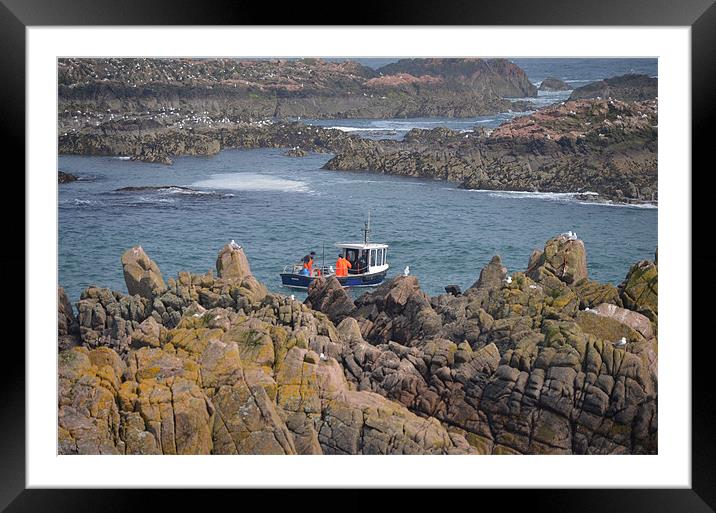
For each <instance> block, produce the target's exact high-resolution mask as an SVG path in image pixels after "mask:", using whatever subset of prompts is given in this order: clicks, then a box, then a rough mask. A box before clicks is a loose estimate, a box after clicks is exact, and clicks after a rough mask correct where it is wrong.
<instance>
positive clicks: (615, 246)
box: [59, 149, 657, 301]
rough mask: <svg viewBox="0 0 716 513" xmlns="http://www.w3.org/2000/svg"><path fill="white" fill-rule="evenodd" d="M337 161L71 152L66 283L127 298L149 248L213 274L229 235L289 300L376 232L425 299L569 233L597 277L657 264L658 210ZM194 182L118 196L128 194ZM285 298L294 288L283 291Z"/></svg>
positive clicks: (62, 273)
mask: <svg viewBox="0 0 716 513" xmlns="http://www.w3.org/2000/svg"><path fill="white" fill-rule="evenodd" d="M328 158H329V156H327V155H315V154H314V155H310V156H308V157H305V158H292V157H286V156H284V155H283V152H282V151H281V150H275V149H260V150H226V151H223V152H221V153H220V154H218V155H216V156H214V157H209V158H203V157H182V158H178V159H177V160H176V162H175V163H174V165H173V166H171V167H167V166H163V165H160V164H146V163H140V162H134V161H126V160H120V159H116V158H111V157H79V156H61V157H60V169H62V170H65V171H67V172H70V173H74V174H77V175H79V176H82V177H93V180H92V181H78V182H73V183H69V184H62V185H60V191H59V232H60V233H59V281H60V285H62V286H64V287H65V288H66V289H67V291H68V294H69V295H70V298H71V299H72V300H73V301H75V300H77V299H78V298H79V294H80V292H81V290H82V289H83V288H85V287H87V286H89V285H92V284H96V285H100V286H106V287H110V288H112V289H115V290H120V291H126V288H125V285H124V280H123V277H122V268H121V265H120V261H119V260H120V256H121V254H122V252H123V251H124V250H126V249H127V248H130V247H132V246H134V245H137V244H139V245H141V246H142V247H143V248H144V249H145V250H146V251H147V253H148V254H149V255H150V257H151V258H153V259H154V260H155V261H156V262H157V263H158V265H159V267H160V268H161V270H162V272H163V274H164V276H165V277H170V276H176V275H177V273H178V272H179V271H192V272H197V273H203V272H206V271H207V270H209V269H213V268H214V266H215V261H216V256H217V253H218V251H219V249H220V248H221V247H222V246H223V245H224V244H226V243H227V242H228V241H229V240H230V239H235V240H236V241H237V242H238V243H240V244H242V245H243V247H244V249H245V251H246V253H247V255H248V257H249V259H250V262H251V267H252V270H253V272H254V274H255V275H256V276H257V277H258V278H259V279H260V280H261V281H262V282H264V283H265V284H266V285H267V286H268V287H269V288H270V289H272V290H275V291H280V290H282V289H281V286H280V279H279V274H278V273H279V272H280V271H281V269H282V268H283V266H284V265H287V264H290V263H293V262H296V261H298V260H299V259H300V258H301V257H302V256H303V255H305V254H306V253H308V252H309V251H311V250H314V251H316V252H317V253H318V255H319V260H320V258H321V257H322V254H323V245H324V244H325V254H326V262H330V263H334V261H335V257H336V254H335V253H336V250H335V249H334V247H333V244H334V243H335V242H338V241H351V240H359V239H360V238H361V228H362V226H363V221H364V218H365V216H366V214H367V212H368V210H370V211H371V216H372V227H373V235H372V239H373V240H375V241H377V242H385V243H388V244H389V245H390V249H389V252H388V256H389V262H390V264H391V266H392V269H391V272H390V274H391V275H392V274H395V273H401V272H402V270H403V268H404V267H405V266H406V265H410V268H411V271H412V273H413V274H414V275H416V276H418V278H419V279H420V281H421V284H422V285H423V287H424V289H425V290H426V292H428V293H430V294H438V293H441V292H442V291H443V287H444V286H445V285H448V284H452V283H455V284H458V285H460V286H462V287H463V288H465V287H467V286H469V285H471V284H472V283H473V282H474V281H475V280H476V279H477V277H478V275H479V272H480V269H481V267H483V266H484V265H485V264H486V263H487V262H488V261H489V260H490V258H491V257H492V255H494V254H499V255H501V256H502V258H503V261H504V262H505V264H506V265H507V267H508V268H509V269H510V270H511V271H518V270H524V269H525V267H526V265H527V260H528V258H529V256H530V253H531V251H532V250H533V249H535V248H541V247H543V245H544V243H545V241H546V240H547V239H549V238H550V237H553V236H554V235H557V234H559V233H561V232H565V231H568V230H573V231H575V232H577V234H578V236H579V237H580V238H581V239H583V240H584V241H585V244H586V246H587V252H588V265H589V272H590V275H591V277H593V278H595V279H598V280H601V281H607V282H612V283H618V282H619V281H621V280H622V279H623V277H624V276H625V274H626V272H627V270H628V268H629V266H630V265H631V264H633V263H634V262H636V261H637V260H639V259H642V258H651V257H652V256H653V254H654V250H655V249H656V241H657V229H656V228H657V210H656V209H646V208H633V207H616V206H604V205H595V204H582V203H580V202H579V201H576V200H574V199H573V198H572V197H570V196H568V195H560V194H534V193H527V194H525V193H503V192H491V191H484V192H480V191H467V190H462V189H458V188H457V187H455V186H453V185H451V184H448V183H445V182H440V181H424V180H418V179H410V178H400V177H394V176H387V175H377V174H369V173H351V172H337V171H326V170H322V169H320V168H321V166H322V165H323V164H324V163H325V162H326V160H327V159H328ZM168 185H172V186H182V187H189V188H191V189H192V191H187V190H184V189H178V188H169V189H164V190H138V191H130V192H122V191H117V189H119V188H122V187H130V186H131V187H137V186H168ZM284 292H287V293H288V291H287V290H284Z"/></svg>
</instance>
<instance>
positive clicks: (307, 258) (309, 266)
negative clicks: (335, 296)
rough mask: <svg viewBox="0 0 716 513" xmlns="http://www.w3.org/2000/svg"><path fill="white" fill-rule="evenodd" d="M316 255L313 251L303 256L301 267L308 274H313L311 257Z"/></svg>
mask: <svg viewBox="0 0 716 513" xmlns="http://www.w3.org/2000/svg"><path fill="white" fill-rule="evenodd" d="M315 256H316V252H315V251H311V253H310V254H308V255H306V256H305V257H303V268H304V269H306V270H307V271H308V276H313V257H315Z"/></svg>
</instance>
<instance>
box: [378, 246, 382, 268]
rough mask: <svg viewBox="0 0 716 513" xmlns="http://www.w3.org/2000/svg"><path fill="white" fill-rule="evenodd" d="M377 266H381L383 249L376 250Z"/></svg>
mask: <svg viewBox="0 0 716 513" xmlns="http://www.w3.org/2000/svg"><path fill="white" fill-rule="evenodd" d="M378 265H383V248H380V249H379V250H378Z"/></svg>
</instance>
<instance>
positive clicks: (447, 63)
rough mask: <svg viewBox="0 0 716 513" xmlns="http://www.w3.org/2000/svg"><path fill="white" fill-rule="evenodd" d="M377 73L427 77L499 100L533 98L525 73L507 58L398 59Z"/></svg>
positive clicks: (535, 90) (530, 84) (532, 88)
mask: <svg viewBox="0 0 716 513" xmlns="http://www.w3.org/2000/svg"><path fill="white" fill-rule="evenodd" d="M378 72H379V73H382V74H383V75H384V77H385V76H391V75H396V74H400V73H406V74H409V75H410V76H413V77H431V78H433V79H438V80H439V81H441V82H448V83H453V84H455V86H458V87H462V88H466V89H469V90H478V91H485V90H488V91H490V92H491V93H492V94H494V95H495V96H500V97H517V98H522V97H526V96H537V88H536V87H535V86H534V85H533V84H532V83H531V82H530V81H529V79H528V78H527V74H526V73H525V72H524V71H523V70H522V69H521V68H520V67H519V66H517V65H516V64H514V63H512V62H510V61H508V60H507V59H476V58H473V59H462V58H461V59H455V58H434V59H401V60H400V61H398V62H394V63H391V64H387V65H385V66H383V67H381V68H379V69H378ZM384 77H383V78H384ZM425 81H426V80H425V79H424V80H423V82H425Z"/></svg>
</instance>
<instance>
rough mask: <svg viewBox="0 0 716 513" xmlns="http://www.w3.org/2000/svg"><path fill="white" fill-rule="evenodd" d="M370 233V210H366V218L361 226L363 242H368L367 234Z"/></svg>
mask: <svg viewBox="0 0 716 513" xmlns="http://www.w3.org/2000/svg"><path fill="white" fill-rule="evenodd" d="M369 233H370V210H368V220H367V221H366V222H365V227H364V228H363V243H364V244H368V234H369Z"/></svg>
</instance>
